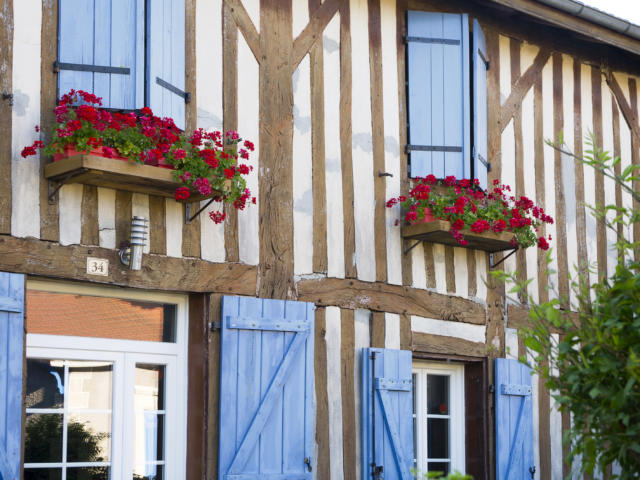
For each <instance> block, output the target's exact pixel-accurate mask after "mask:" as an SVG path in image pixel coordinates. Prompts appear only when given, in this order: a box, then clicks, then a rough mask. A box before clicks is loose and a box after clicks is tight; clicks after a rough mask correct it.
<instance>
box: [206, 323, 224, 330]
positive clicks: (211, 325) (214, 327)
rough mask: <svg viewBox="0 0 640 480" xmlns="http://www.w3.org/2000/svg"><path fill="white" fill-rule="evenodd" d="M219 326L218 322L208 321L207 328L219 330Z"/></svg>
mask: <svg viewBox="0 0 640 480" xmlns="http://www.w3.org/2000/svg"><path fill="white" fill-rule="evenodd" d="M220 328H222V327H221V325H220V322H209V330H211V331H213V330H220Z"/></svg>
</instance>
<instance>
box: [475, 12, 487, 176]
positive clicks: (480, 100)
mask: <svg viewBox="0 0 640 480" xmlns="http://www.w3.org/2000/svg"><path fill="white" fill-rule="evenodd" d="M472 52H473V57H472V58H473V176H474V177H475V178H477V179H478V180H480V186H481V187H482V188H487V172H488V171H489V169H490V167H489V165H490V164H489V158H488V157H487V69H488V67H489V60H488V57H487V42H486V40H485V38H484V33H483V32H482V28H481V27H480V24H479V23H478V21H477V20H474V21H473V45H472Z"/></svg>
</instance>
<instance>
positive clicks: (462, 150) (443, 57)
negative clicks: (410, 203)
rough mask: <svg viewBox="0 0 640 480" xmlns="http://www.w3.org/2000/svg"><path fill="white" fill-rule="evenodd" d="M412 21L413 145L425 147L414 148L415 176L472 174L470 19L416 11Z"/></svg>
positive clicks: (409, 54) (410, 93)
mask: <svg viewBox="0 0 640 480" xmlns="http://www.w3.org/2000/svg"><path fill="white" fill-rule="evenodd" d="M407 23H408V26H407V28H408V39H414V40H415V41H409V42H408V45H407V62H408V85H409V89H408V90H409V91H408V98H409V106H408V110H409V143H410V144H411V145H415V146H419V147H423V148H420V149H416V150H415V151H414V149H411V150H412V151H411V176H412V177H423V176H425V175H427V174H430V173H432V174H434V175H435V176H436V177H439V178H442V177H444V176H446V175H456V176H457V177H463V176H468V175H469V172H468V170H469V169H468V167H467V159H468V158H470V155H469V144H470V141H469V138H470V133H469V132H470V125H469V115H470V108H469V102H470V91H469V48H468V44H469V27H468V17H467V15H457V14H444V13H434V12H415V11H410V12H408V14H407ZM424 147H426V148H424ZM430 147H431V148H430Z"/></svg>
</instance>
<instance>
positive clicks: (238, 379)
mask: <svg viewBox="0 0 640 480" xmlns="http://www.w3.org/2000/svg"><path fill="white" fill-rule="evenodd" d="M313 311H314V307H313V304H309V303H303V302H293V301H286V302H285V301H283V300H264V299H256V298H240V297H224V298H223V304H222V318H226V319H227V321H224V322H222V346H221V362H220V369H221V375H220V405H221V408H220V438H225V439H226V441H225V442H220V460H219V478H220V479H245V478H262V479H265V480H267V479H269V480H276V479H283V478H293V479H296V478H300V479H303V478H304V479H307V478H311V477H310V476H307V473H308V471H307V468H306V465H305V463H304V460H305V458H309V459H310V461H311V459H312V457H313V440H314V434H315V432H314V418H315V405H314V379H313ZM236 319H244V320H247V319H249V321H250V322H251V323H255V324H256V325H251V329H244V328H242V329H239V328H237V325H236V326H235V327H234V326H231V325H233V322H234V321H235V320H236ZM261 322H264V324H265V326H266V327H267V328H266V329H260V328H259V326H260V324H261ZM274 323H277V324H293V323H298V324H300V325H302V326H303V327H304V328H298V327H295V328H293V329H284V330H283V329H272V327H273V326H274ZM291 330H293V331H291ZM309 475H311V474H310V473H309Z"/></svg>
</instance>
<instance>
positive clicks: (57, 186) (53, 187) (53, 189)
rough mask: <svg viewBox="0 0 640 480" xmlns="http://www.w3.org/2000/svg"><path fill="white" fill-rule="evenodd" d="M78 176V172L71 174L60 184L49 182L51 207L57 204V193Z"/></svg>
mask: <svg viewBox="0 0 640 480" xmlns="http://www.w3.org/2000/svg"><path fill="white" fill-rule="evenodd" d="M76 175H78V172H69V173H67V175H65V176H64V178H63V179H62V180H60V181H59V182H54V181H53V180H49V185H48V194H49V195H48V199H49V205H54V204H55V203H56V202H55V196H56V193H58V191H59V190H60V189H61V188H62V187H63V186H64V185H65V184H66V183H67V182H68V181H69V180H71V179H72V178H73V177H75V176H76Z"/></svg>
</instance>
